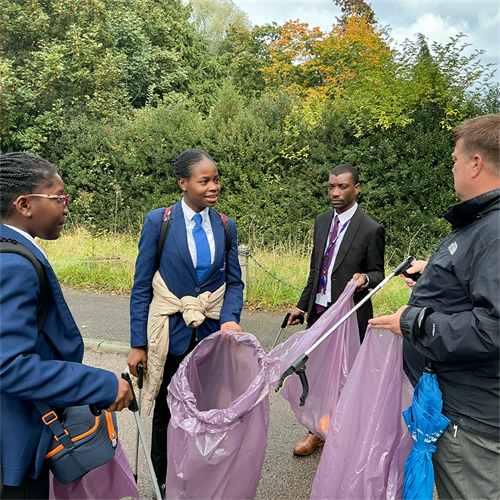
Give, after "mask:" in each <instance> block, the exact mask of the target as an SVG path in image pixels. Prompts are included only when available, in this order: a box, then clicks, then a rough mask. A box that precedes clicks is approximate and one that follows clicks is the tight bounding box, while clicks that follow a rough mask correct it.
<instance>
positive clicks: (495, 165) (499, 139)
mask: <svg viewBox="0 0 500 500" xmlns="http://www.w3.org/2000/svg"><path fill="white" fill-rule="evenodd" d="M451 132H452V134H453V139H455V142H458V141H459V140H460V139H463V143H462V152H463V153H464V155H465V156H467V157H469V158H472V157H473V156H474V155H475V154H478V155H480V156H481V157H482V159H483V160H484V163H485V165H486V167H487V168H488V169H489V170H490V171H491V172H492V173H494V174H495V175H498V176H499V177H500V114H490V115H483V116H476V118H471V119H469V120H465V121H463V122H462V123H461V124H460V125H457V126H456V127H455V128H454V129H453V130H452V131H451Z"/></svg>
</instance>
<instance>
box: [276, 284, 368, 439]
mask: <svg viewBox="0 0 500 500" xmlns="http://www.w3.org/2000/svg"><path fill="white" fill-rule="evenodd" d="M356 286H357V282H356V281H352V282H349V283H348V284H347V286H346V288H345V290H344V291H343V292H342V295H341V296H340V297H339V299H338V300H337V302H335V304H333V305H332V306H331V307H330V308H329V309H328V310H327V311H326V312H325V313H324V314H323V315H322V316H321V318H320V319H319V320H318V321H317V322H316V323H315V324H314V325H313V326H312V327H311V328H309V330H304V331H302V332H297V333H295V334H294V335H292V336H291V337H290V338H289V339H288V340H287V341H285V342H284V343H283V344H280V345H278V346H276V347H275V348H274V349H273V350H272V351H271V352H270V353H269V356H270V357H272V358H279V359H280V361H281V363H280V372H281V373H282V372H284V371H285V370H286V369H287V368H288V367H289V366H290V365H291V364H292V363H293V362H294V361H295V360H296V359H297V358H298V357H299V356H300V355H301V354H304V352H305V351H307V350H308V349H309V348H310V347H311V346H312V345H313V344H314V343H315V342H316V341H317V340H318V339H319V338H321V336H322V335H324V334H325V333H326V332H327V331H328V330H329V329H330V328H331V327H332V326H333V325H335V323H337V322H338V321H339V320H340V319H341V318H342V317H343V316H345V314H347V313H348V312H349V311H350V310H351V309H352V308H353V307H354V301H353V298H352V296H353V294H354V290H355V289H356ZM358 351H359V331H358V320H357V318H356V314H355V313H354V314H352V315H351V316H350V317H349V318H348V319H347V320H346V321H345V322H344V323H342V325H341V326H340V327H339V328H338V329H337V330H335V331H334V332H333V333H332V334H331V335H330V336H329V337H328V338H327V339H325V340H324V341H323V342H322V343H321V344H320V345H319V346H318V347H317V348H316V349H314V351H312V352H311V354H310V355H309V359H308V361H307V363H306V375H307V379H308V382H309V395H308V397H307V399H306V403H305V405H304V406H300V404H299V403H300V396H301V394H302V384H301V382H300V379H299V377H298V376H297V375H292V376H291V377H289V378H288V379H287V380H286V381H285V383H284V385H283V388H282V389H281V391H280V395H282V396H283V397H284V398H285V399H286V400H287V401H288V402H289V403H290V406H291V408H292V410H293V412H294V413H295V416H296V418H297V420H298V421H299V422H300V423H301V424H302V425H303V426H304V427H306V428H307V429H308V430H309V431H311V432H312V433H313V434H315V435H316V436H318V437H320V438H321V439H326V435H327V432H328V426H329V423H330V419H331V417H332V415H333V414H334V411H335V408H336V406H337V401H338V398H339V396H340V393H341V392H342V388H343V387H344V384H345V383H346V380H347V376H348V375H349V372H350V370H351V367H352V365H353V363H354V360H355V358H356V354H357V353H358Z"/></svg>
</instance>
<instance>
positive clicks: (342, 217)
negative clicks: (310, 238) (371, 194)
mask: <svg viewBox="0 0 500 500" xmlns="http://www.w3.org/2000/svg"><path fill="white" fill-rule="evenodd" d="M357 209H358V204H357V203H356V202H354V206H353V207H351V208H350V209H349V210H346V211H345V212H342V213H341V214H338V213H337V211H335V215H336V216H337V217H338V218H339V222H340V224H342V225H344V224H345V223H346V222H347V221H348V220H350V219H351V218H352V216H353V215H354V212H356V210H357Z"/></svg>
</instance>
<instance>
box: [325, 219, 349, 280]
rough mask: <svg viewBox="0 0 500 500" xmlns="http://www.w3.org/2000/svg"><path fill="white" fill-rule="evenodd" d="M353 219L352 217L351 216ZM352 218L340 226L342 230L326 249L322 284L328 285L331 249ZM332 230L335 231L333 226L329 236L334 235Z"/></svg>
mask: <svg viewBox="0 0 500 500" xmlns="http://www.w3.org/2000/svg"><path fill="white" fill-rule="evenodd" d="M337 217H338V215H337ZM351 219H352V217H351ZM351 219H349V220H348V221H346V223H345V224H342V227H341V228H340V231H339V232H338V233H337V236H335V239H334V240H333V241H332V242H331V243H330V244H329V245H328V248H327V249H326V252H325V257H324V261H325V263H324V264H323V272H322V273H321V286H325V285H326V272H327V271H328V264H329V260H330V259H329V256H330V250H331V249H332V247H333V245H335V243H337V240H338V239H339V237H340V235H341V234H342V231H343V230H344V229H345V228H346V227H347V226H348V224H349V222H351ZM339 222H340V220H339ZM332 231H333V228H332V230H331V231H330V233H329V236H328V237H329V238H330V237H331V235H332Z"/></svg>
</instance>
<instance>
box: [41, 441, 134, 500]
mask: <svg viewBox="0 0 500 500" xmlns="http://www.w3.org/2000/svg"><path fill="white" fill-rule="evenodd" d="M122 498H136V499H137V500H140V498H141V497H140V495H139V492H138V491H137V486H136V484H135V480H134V474H133V473H132V469H131V468H130V465H129V463H128V461H127V457H126V456H125V453H124V451H123V448H122V445H121V444H120V441H118V444H117V446H116V451H115V456H114V458H113V459H112V460H111V461H109V462H108V463H106V464H104V465H101V466H100V467H98V468H97V469H92V470H91V471H90V472H88V473H87V474H85V476H83V477H81V478H80V479H77V480H76V481H73V482H71V483H68V484H61V483H60V482H59V481H58V480H57V479H56V478H55V477H54V476H53V475H52V474H50V494H49V499H50V500H121V499H122Z"/></svg>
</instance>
